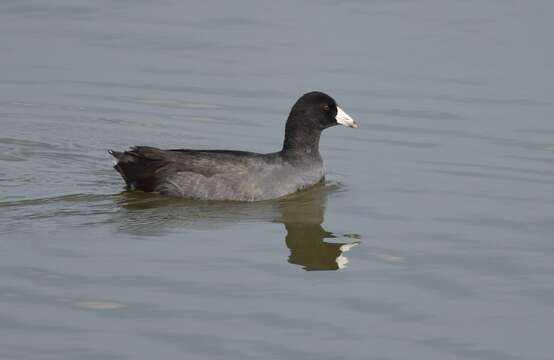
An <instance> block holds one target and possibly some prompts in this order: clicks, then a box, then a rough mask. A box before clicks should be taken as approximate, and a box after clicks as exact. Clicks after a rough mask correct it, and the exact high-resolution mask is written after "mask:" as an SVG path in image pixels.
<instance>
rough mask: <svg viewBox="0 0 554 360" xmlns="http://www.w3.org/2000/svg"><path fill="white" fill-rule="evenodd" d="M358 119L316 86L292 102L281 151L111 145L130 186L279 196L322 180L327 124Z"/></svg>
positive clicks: (214, 195) (225, 197) (197, 196)
mask: <svg viewBox="0 0 554 360" xmlns="http://www.w3.org/2000/svg"><path fill="white" fill-rule="evenodd" d="M335 125H343V126H347V127H350V128H357V127H358V124H357V123H356V121H354V119H353V118H352V117H350V116H349V115H348V114H347V113H346V112H344V110H342V109H341V108H340V107H339V106H338V105H337V103H336V101H335V100H334V99H333V98H332V97H331V96H329V95H327V94H325V93H323V92H319V91H312V92H309V93H306V94H304V95H302V96H301V97H300V98H299V99H298V100H297V101H296V103H295V104H294V105H293V106H292V108H291V110H290V113H289V116H288V118H287V122H286V125H285V138H284V141H283V147H282V149H281V150H280V151H277V152H272V153H265V154H262V153H254V152H247V151H237V150H195V149H171V150H162V149H158V148H155V147H150V146H134V147H131V148H130V149H129V150H127V151H122V152H121V151H114V150H108V152H109V154H110V155H112V156H113V157H114V158H115V160H114V169H115V170H117V171H118V172H119V174H120V175H121V177H122V178H123V180H124V181H125V184H126V189H127V190H129V191H133V190H139V191H144V192H154V193H159V194H162V195H168V196H176V197H183V198H188V199H193V200H221V201H249V202H250V201H263V200H270V199H276V198H281V197H284V196H286V195H289V194H292V193H295V192H297V191H300V190H303V189H306V188H309V187H311V186H313V185H315V184H317V183H320V182H322V181H323V180H324V177H325V168H324V165H323V159H322V158H321V154H320V152H319V139H320V136H321V133H322V131H323V130H325V129H327V128H330V127H333V126H335Z"/></svg>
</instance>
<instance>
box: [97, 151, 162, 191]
mask: <svg viewBox="0 0 554 360" xmlns="http://www.w3.org/2000/svg"><path fill="white" fill-rule="evenodd" d="M145 149H148V148H145ZM141 150H142V149H141V148H137V147H133V148H131V149H130V150H128V151H124V152H120V151H114V150H108V153H109V154H110V155H111V156H113V157H114V158H115V159H114V169H115V170H117V172H118V173H119V174H120V175H121V177H122V178H123V180H125V183H126V185H127V189H128V190H135V189H138V190H143V191H154V189H155V188H156V186H157V183H158V178H157V176H156V170H157V169H159V168H160V167H162V166H163V165H164V162H163V161H160V160H159V159H156V158H154V159H153V158H149V157H148V156H147V155H148V153H146V155H145V154H143V152H144V151H141ZM156 150H157V149H156ZM158 151H159V150H158Z"/></svg>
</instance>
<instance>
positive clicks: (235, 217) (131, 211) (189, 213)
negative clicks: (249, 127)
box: [116, 183, 359, 271]
mask: <svg viewBox="0 0 554 360" xmlns="http://www.w3.org/2000/svg"><path fill="white" fill-rule="evenodd" d="M337 188H338V186H337V185H325V184H323V183H322V184H318V185H316V186H314V187H312V188H310V189H309V190H306V191H302V192H300V193H297V194H294V195H291V196H289V197H287V198H284V199H280V200H274V201H263V202H255V203H239V202H199V201H191V200H184V199H175V198H168V197H162V196H157V195H152V194H144V193H137V192H132V193H128V192H124V193H122V194H120V195H119V197H118V198H117V200H116V202H117V203H118V205H119V206H120V207H121V208H122V209H123V210H124V211H122V212H121V213H120V219H119V221H116V223H117V224H118V225H119V229H120V230H121V231H124V232H128V233H132V234H136V235H159V234H162V233H164V232H168V231H171V229H174V228H175V227H189V226H192V227H200V228H204V227H212V226H214V225H215V224H217V225H218V226H221V225H225V224H233V223H237V222H247V221H253V222H273V223H282V224H283V225H284V227H285V230H286V236H285V243H286V246H287V247H288V249H289V250H290V256H289V257H288V262H289V263H291V264H294V265H299V266H301V267H302V268H303V269H304V270H307V271H315V270H339V269H343V268H344V267H346V264H348V259H347V258H346V256H345V255H344V253H345V252H347V251H348V250H350V249H351V248H352V247H353V246H355V245H357V244H358V243H359V242H358V241H353V242H334V241H333V242H330V241H326V240H327V239H336V238H337V236H335V235H334V234H333V233H331V232H328V231H326V230H325V229H324V228H323V227H322V224H323V221H324V217H325V207H326V203H327V195H328V193H330V192H333V191H336V190H337ZM345 237H354V238H356V237H357V236H356V235H345Z"/></svg>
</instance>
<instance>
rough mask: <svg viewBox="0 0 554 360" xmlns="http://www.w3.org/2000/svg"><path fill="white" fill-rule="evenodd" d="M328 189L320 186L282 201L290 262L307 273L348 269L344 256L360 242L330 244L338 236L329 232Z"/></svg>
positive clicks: (282, 219)
mask: <svg viewBox="0 0 554 360" xmlns="http://www.w3.org/2000/svg"><path fill="white" fill-rule="evenodd" d="M327 192H328V189H326V188H325V186H318V187H316V188H312V189H310V190H308V191H305V192H303V193H301V194H299V196H295V198H292V199H286V200H281V201H280V202H279V208H280V210H281V219H280V220H281V222H282V223H283V225H285V229H286V230H287V235H286V237H285V242H286V244H287V247H288V248H289V250H290V256H289V259H288V261H289V262H290V263H291V264H295V265H300V266H302V267H303V268H304V269H305V270H308V271H313V270H339V269H343V268H344V267H346V264H348V259H347V258H346V256H344V253H345V252H347V251H348V250H350V249H351V248H352V247H353V246H355V245H356V244H358V242H351V243H338V242H327V241H325V239H335V238H336V236H335V235H334V234H333V233H331V232H328V231H326V230H325V229H324V228H323V227H322V226H321V224H322V223H323V221H324V216H325V206H326V202H327Z"/></svg>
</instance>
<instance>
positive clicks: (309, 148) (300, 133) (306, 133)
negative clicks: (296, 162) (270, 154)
mask: <svg viewBox="0 0 554 360" xmlns="http://www.w3.org/2000/svg"><path fill="white" fill-rule="evenodd" d="M320 137H321V130H319V129H310V130H307V129H305V128H301V127H293V126H288V124H287V127H286V129H285V141H284V142H283V149H282V150H281V153H282V154H284V155H287V156H289V157H295V158H306V159H321V155H320V154H319V138H320Z"/></svg>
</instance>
